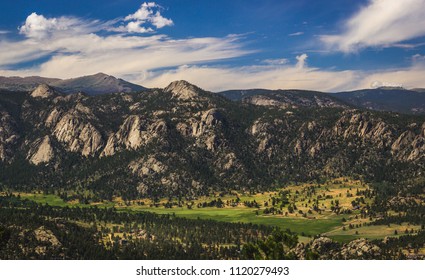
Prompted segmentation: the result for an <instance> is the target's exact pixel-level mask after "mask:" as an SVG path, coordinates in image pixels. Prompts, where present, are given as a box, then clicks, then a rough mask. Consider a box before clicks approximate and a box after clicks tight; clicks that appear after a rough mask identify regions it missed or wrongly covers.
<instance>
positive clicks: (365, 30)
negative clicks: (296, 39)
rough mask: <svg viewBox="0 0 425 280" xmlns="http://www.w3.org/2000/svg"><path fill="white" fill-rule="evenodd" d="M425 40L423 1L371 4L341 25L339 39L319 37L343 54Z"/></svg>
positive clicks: (393, 0)
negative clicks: (416, 39) (366, 48)
mask: <svg viewBox="0 0 425 280" xmlns="http://www.w3.org/2000/svg"><path fill="white" fill-rule="evenodd" d="M422 36H425V0H403V1H401V0H370V1H369V3H368V5H367V6H365V7H363V8H361V9H360V11H358V12H357V13H356V14H355V15H353V16H352V17H351V18H350V19H349V20H348V21H347V22H345V24H344V29H343V30H342V32H341V33H340V34H338V35H325V36H321V37H320V38H321V40H322V42H323V43H325V45H326V46H327V47H328V48H330V49H334V50H338V51H342V52H355V51H358V50H359V49H361V48H365V47H388V46H394V45H395V44H396V43H400V42H404V41H408V40H411V39H414V38H419V37H422Z"/></svg>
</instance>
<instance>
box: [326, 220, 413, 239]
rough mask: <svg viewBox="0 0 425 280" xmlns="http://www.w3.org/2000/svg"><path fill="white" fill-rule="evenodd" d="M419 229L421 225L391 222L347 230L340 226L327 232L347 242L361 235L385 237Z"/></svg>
mask: <svg viewBox="0 0 425 280" xmlns="http://www.w3.org/2000/svg"><path fill="white" fill-rule="evenodd" d="M419 229H420V226H415V225H408V224H401V225H396V224H391V225H390V226H387V225H382V226H381V225H380V226H365V227H359V228H353V229H346V230H345V231H344V230H342V228H338V229H335V230H332V231H330V232H327V233H326V235H327V236H329V237H331V238H332V239H334V240H336V241H339V242H347V241H351V240H354V239H356V238H359V237H364V238H368V239H383V238H385V237H386V236H391V237H396V236H401V235H405V234H406V233H405V231H406V230H407V231H408V232H409V233H410V232H411V230H413V231H414V232H416V231H417V230H419ZM395 231H397V234H395ZM356 232H357V233H356Z"/></svg>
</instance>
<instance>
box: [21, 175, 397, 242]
mask: <svg viewBox="0 0 425 280" xmlns="http://www.w3.org/2000/svg"><path fill="white" fill-rule="evenodd" d="M368 189H369V187H368V186H366V185H364V184H362V183H361V182H360V181H355V180H350V179H348V178H338V179H334V180H330V181H328V182H326V183H324V184H320V185H319V184H314V183H305V184H299V185H288V186H284V187H282V189H280V190H276V191H274V192H264V193H258V194H254V195H250V194H246V193H238V192H232V193H231V194H226V195H222V194H218V193H217V194H214V195H212V196H209V197H200V198H198V199H197V200H193V201H184V202H180V203H178V202H177V201H168V200H166V199H164V200H161V201H159V202H157V203H153V202H152V201H150V200H148V199H144V200H139V201H130V202H127V203H125V202H124V201H122V200H121V199H120V198H117V199H115V200H114V201H112V202H105V203H92V204H80V203H79V202H78V201H71V202H65V201H63V200H62V199H61V198H59V197H58V196H56V195H53V194H49V195H44V194H35V193H20V196H21V197H22V198H28V199H30V200H33V201H36V202H38V203H42V204H46V203H47V204H49V205H52V206H59V207H64V206H70V207H72V206H80V207H89V206H93V205H96V206H98V207H116V208H117V209H118V210H119V211H135V212H137V211H149V212H154V213H157V214H175V215H176V216H179V217H185V218H189V219H213V220H218V221H225V222H243V223H255V224H263V225H269V226H277V227H280V228H282V229H287V228H289V229H290V230H291V231H293V232H296V233H298V234H299V235H300V236H301V235H302V236H314V235H317V234H326V235H329V236H331V237H332V238H335V239H337V240H348V239H355V238H357V237H358V236H364V237H370V238H373V237H374V236H375V235H374V234H373V233H371V232H373V229H371V230H370V231H366V230H365V229H363V228H362V229H361V231H360V230H358V231H359V235H356V234H355V230H351V229H350V230H346V231H343V230H342V227H343V226H346V225H347V223H348V222H347V220H352V219H353V217H354V215H356V214H358V213H359V210H355V211H353V212H352V213H351V214H341V213H345V212H344V210H347V209H352V208H353V206H352V201H353V200H356V199H359V198H362V203H360V204H361V205H365V204H366V203H370V202H371V199H365V198H364V197H362V196H361V194H359V192H360V193H361V192H362V191H367V190H368ZM218 199H220V200H221V201H222V202H223V205H222V206H221V207H205V206H203V205H202V204H205V203H210V202H212V201H217V200H218ZM282 200H286V201H287V203H286V204H285V203H284V204H282ZM253 201H256V202H257V203H258V205H257V207H247V206H246V205H245V204H244V202H253ZM166 203H170V204H171V206H169V207H171V208H169V207H164V205H165V204H166ZM179 204H180V206H179ZM187 204H191V207H188V206H187ZM335 206H338V207H339V209H340V211H338V212H339V213H338V214H337V213H335V212H336V211H332V210H331V209H333V208H334V207H335ZM290 207H293V208H295V210H292V211H290V209H289V208H290ZM314 207H316V208H314ZM189 208H191V209H189ZM271 208H273V209H274V210H273V212H272V213H266V212H265V210H266V209H271ZM313 209H316V210H313ZM343 219H344V221H343ZM403 230H404V229H403ZM362 231H363V232H362ZM385 234H387V233H385ZM388 234H389V235H390V233H388ZM381 236H382V235H381ZM379 237H380V236H378V235H376V238H379Z"/></svg>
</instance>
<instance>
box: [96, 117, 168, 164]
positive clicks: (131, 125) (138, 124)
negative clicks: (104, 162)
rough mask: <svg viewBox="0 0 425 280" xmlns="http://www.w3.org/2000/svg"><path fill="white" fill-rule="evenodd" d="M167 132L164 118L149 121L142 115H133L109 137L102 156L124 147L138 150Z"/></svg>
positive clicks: (112, 153)
mask: <svg viewBox="0 0 425 280" xmlns="http://www.w3.org/2000/svg"><path fill="white" fill-rule="evenodd" d="M166 132H167V124H166V123H165V121H163V120H155V121H153V122H151V123H149V122H148V121H147V120H146V119H145V120H143V119H142V116H138V115H131V116H129V117H127V118H126V119H125V121H124V123H123V124H122V125H121V126H120V128H119V130H118V131H117V132H116V133H114V134H112V135H111V136H110V137H109V138H108V141H107V143H106V146H105V149H104V150H103V151H102V154H101V156H112V155H114V154H115V153H117V152H119V151H122V150H124V149H127V150H136V149H138V148H140V147H141V146H143V145H146V144H148V143H150V142H151V141H152V140H153V139H157V138H158V137H160V136H163V135H164V134H165V133H166Z"/></svg>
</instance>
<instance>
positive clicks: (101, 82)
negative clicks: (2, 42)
mask: <svg viewBox="0 0 425 280" xmlns="http://www.w3.org/2000/svg"><path fill="white" fill-rule="evenodd" d="M41 84H46V85H49V86H51V87H54V88H55V89H56V90H57V91H59V92H61V93H77V92H83V93H86V94H89V95H98V94H107V93H115V92H137V91H141V90H145V89H146V88H145V87H143V86H140V85H136V84H133V83H130V82H127V81H125V80H123V79H118V78H115V77H114V76H110V75H107V74H104V73H97V74H94V75H89V76H83V77H78V78H72V79H65V80H62V79H54V78H45V77H36V76H34V77H25V78H21V77H0V89H4V90H10V91H32V90H34V89H35V88H36V87H37V86H39V85H41Z"/></svg>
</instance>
